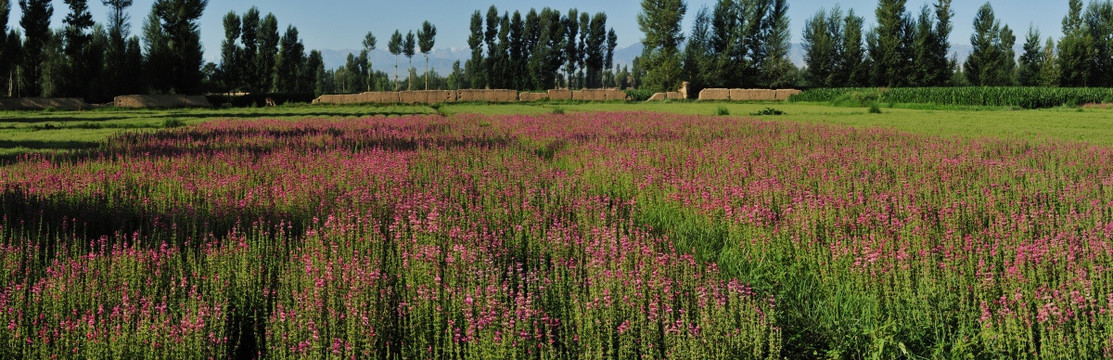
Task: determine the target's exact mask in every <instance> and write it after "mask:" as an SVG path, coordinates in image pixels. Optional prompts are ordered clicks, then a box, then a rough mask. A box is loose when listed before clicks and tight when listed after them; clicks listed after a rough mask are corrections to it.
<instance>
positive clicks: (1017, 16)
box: [8, 0, 1067, 59]
mask: <svg viewBox="0 0 1113 360" xmlns="http://www.w3.org/2000/svg"><path fill="white" fill-rule="evenodd" d="M10 2H11V3H12V15H11V19H10V20H9V23H8V24H9V26H10V27H18V26H19V17H20V11H19V6H18V1H17V0H10ZM152 2H153V0H135V4H134V6H132V8H131V20H132V33H133V34H137V33H140V32H141V29H142V23H143V21H144V19H146V17H147V14H148V13H149V12H150V9H151V3H152ZM929 2H934V0H930V1H929V0H910V1H908V10H909V11H912V12H916V13H918V11H919V9H920V7H922V6H923V5H924V4H928V3H929ZM640 3H641V2H640V1H639V0H592V1H585V0H564V1H552V0H550V1H540V0H483V1H470V0H469V1H457V0H440V1H430V0H403V1H396V0H395V1H372V0H323V1H322V0H318V1H310V0H278V1H259V0H255V1H248V0H210V1H209V6H208V8H207V9H206V10H205V15H204V17H203V18H202V20H201V29H202V30H201V37H202V39H201V40H202V42H203V43H204V46H205V50H206V53H205V57H206V58H208V59H215V58H216V57H217V56H218V52H219V50H220V42H221V41H222V39H223V36H224V35H223V34H224V30H223V25H222V21H221V20H222V18H223V16H224V15H225V14H226V13H228V12H229V11H235V12H236V13H238V14H242V13H243V12H244V11H246V10H247V9H248V8H250V7H251V6H258V7H259V9H260V10H261V12H262V13H263V14H266V13H267V12H272V13H274V14H275V16H277V17H278V21H279V26H280V31H284V30H285V29H286V26H287V25H289V24H293V25H294V26H297V28H298V31H299V33H300V35H301V38H302V40H303V42H304V43H305V45H306V48H308V49H354V48H359V47H361V45H360V42H361V41H362V39H363V35H364V34H366V33H367V31H372V32H374V33H375V35H376V36H377V37H378V39H379V43H380V44H379V48H385V47H386V41H387V40H389V36H390V34H391V33H393V32H394V30H395V29H401V30H402V32H403V33H405V32H406V31H407V30H409V29H417V28H418V27H420V26H421V23H422V22H423V21H425V20H429V21H430V22H432V23H433V24H434V25H436V26H437V28H438V30H439V31H438V35H437V39H436V41H437V43H436V47H437V48H451V47H456V48H464V47H467V37H468V24H469V19H470V14H471V13H472V12H473V11H475V10H479V9H481V10H483V13H484V14H485V13H486V9H487V7H489V6H490V5H492V4H493V5H495V6H497V7H498V8H499V11H500V12H502V11H510V12H511V13H513V11H514V10H522V12H523V13H525V12H527V11H529V9H530V8H531V7H535V8H538V9H540V8H542V7H545V6H549V7H552V8H555V9H559V10H561V11H562V12H564V11H567V9H569V8H577V9H579V10H580V11H581V12H582V11H589V12H598V11H603V12H606V13H607V16H608V25H609V26H610V27H613V28H614V29H615V32H616V33H617V34H618V38H619V46H620V47H625V46H628V45H631V44H633V43H635V42H637V41H639V40H640V39H641V32H640V31H639V30H638V26H637V22H636V20H635V17H636V15H637V13H638V12H639V11H640ZM715 3H716V1H715V0H689V1H688V14H687V16H685V19H684V31H685V32H688V31H690V28H691V23H692V19H693V18H694V17H695V14H696V12H697V11H698V10H699V8H701V7H703V6H708V7H711V6H713V5H714V4H715ZM835 4H841V7H842V8H843V10H844V11H846V10H849V9H854V11H855V12H857V13H858V14H859V15H860V16H863V17H865V18H866V24H867V25H866V27H867V28H868V27H871V26H873V24H874V23H875V21H874V9H875V8H876V6H877V1H876V0H843V1H840V2H834V1H815V0H809V1H803V0H790V1H789V17H790V19H791V20H792V28H791V29H792V35H793V42H800V32H801V31H802V29H803V27H804V20H805V19H807V18H809V17H811V16H812V15H813V14H815V12H816V11H817V10H819V9H820V8H829V7H831V6H834V5H835ZM981 4H983V2H981V1H970V0H955V1H954V2H953V5H952V6H953V8H954V10H955V19H954V23H955V29H954V32H952V34H951V42H952V43H969V38H970V33H971V28H972V22H973V19H974V14H975V12H976V11H977V9H978V7H979V6H980V5H981ZM991 4H993V6H994V10H995V12H996V14H997V17H998V19H1000V20H1001V21H1002V23H1003V24H1007V25H1009V26H1010V27H1012V28H1013V29H1014V31H1015V32H1016V34H1017V38H1018V40H1017V41H1018V43H1020V42H1023V41H1024V34H1026V32H1027V29H1028V26H1029V25H1033V26H1035V27H1037V28H1038V29H1040V30H1041V32H1042V34H1043V38H1045V39H1046V38H1047V37H1048V36H1054V37H1056V38H1058V37H1059V36H1060V34H1061V32H1060V26H1061V25H1060V22H1061V20H1062V18H1063V16H1064V15H1065V14H1066V12H1067V0H1050V1H1033V0H1007V1H1006V0H994V1H991ZM89 6H90V8H91V11H92V13H93V16H94V18H95V20H96V21H97V22H98V23H103V22H104V21H105V19H106V18H107V15H106V8H105V6H103V5H102V4H101V1H100V0H90V4H89ZM67 12H68V8H66V4H65V3H64V2H62V0H54V20H53V23H52V24H51V26H52V27H55V28H58V27H61V26H62V25H61V23H62V18H63V17H65V14H66V13H67Z"/></svg>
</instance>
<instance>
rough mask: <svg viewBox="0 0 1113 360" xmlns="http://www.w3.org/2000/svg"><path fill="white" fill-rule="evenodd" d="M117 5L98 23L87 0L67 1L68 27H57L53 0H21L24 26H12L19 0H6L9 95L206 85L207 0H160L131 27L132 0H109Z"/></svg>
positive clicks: (0, 42) (0, 1)
mask: <svg viewBox="0 0 1113 360" xmlns="http://www.w3.org/2000/svg"><path fill="white" fill-rule="evenodd" d="M101 1H102V3H103V4H104V5H105V6H107V7H108V8H109V12H108V19H107V22H106V24H97V23H96V22H95V21H94V20H93V17H92V15H91V14H90V13H89V6H88V1H87V0H64V2H65V4H66V5H67V7H68V9H67V10H68V12H67V14H66V16H65V18H64V19H63V21H62V25H63V26H62V27H61V28H58V29H51V27H50V18H51V16H53V15H54V7H53V5H52V4H51V1H50V0H19V1H18V4H19V8H20V10H21V11H22V17H21V18H20V20H19V24H18V26H19V27H20V28H21V29H22V33H20V31H19V30H17V29H14V28H9V26H8V25H9V24H8V23H7V22H8V17H9V15H10V13H11V5H12V4H11V2H10V1H9V0H0V30H2V31H3V33H2V34H4V35H0V74H3V75H5V76H4V77H3V80H4V81H2V83H3V84H6V85H7V86H6V88H5V89H4V91H3V94H4V95H7V96H44V97H83V98H86V99H90V100H96V101H104V100H109V99H111V98H112V97H113V96H115V95H119V94H129V93H140V92H154V93H195V92H198V91H200V89H201V88H202V83H203V79H204V76H203V75H202V73H201V65H202V61H203V59H202V55H201V41H200V34H199V30H198V26H197V21H198V19H200V18H201V13H202V11H203V10H204V8H205V6H206V5H207V0H156V1H155V2H154V4H153V5H152V7H151V12H150V15H149V16H148V18H147V19H146V22H145V24H144V26H143V29H142V34H143V37H144V38H145V41H144V43H145V44H146V45H145V46H143V47H141V46H140V42H139V37H138V36H133V35H132V34H131V24H130V20H131V19H130V17H129V16H128V8H129V7H131V5H132V0H101Z"/></svg>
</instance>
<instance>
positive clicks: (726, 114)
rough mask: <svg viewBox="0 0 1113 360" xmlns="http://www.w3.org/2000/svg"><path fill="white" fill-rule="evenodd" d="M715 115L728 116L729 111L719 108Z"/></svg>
mask: <svg viewBox="0 0 1113 360" xmlns="http://www.w3.org/2000/svg"><path fill="white" fill-rule="evenodd" d="M715 115H719V116H730V109H727V108H726V107H725V106H720V107H719V108H718V109H716V110H715Z"/></svg>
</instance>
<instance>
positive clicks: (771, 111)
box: [750, 107, 785, 116]
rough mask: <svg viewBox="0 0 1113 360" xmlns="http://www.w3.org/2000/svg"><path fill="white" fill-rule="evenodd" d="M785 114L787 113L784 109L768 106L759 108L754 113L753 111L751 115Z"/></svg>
mask: <svg viewBox="0 0 1113 360" xmlns="http://www.w3.org/2000/svg"><path fill="white" fill-rule="evenodd" d="M784 114H785V112H784V111H781V110H778V109H774V108H771V107H767V108H764V109H761V110H758V111H756V112H754V113H751V114H750V115H753V116H780V115H784Z"/></svg>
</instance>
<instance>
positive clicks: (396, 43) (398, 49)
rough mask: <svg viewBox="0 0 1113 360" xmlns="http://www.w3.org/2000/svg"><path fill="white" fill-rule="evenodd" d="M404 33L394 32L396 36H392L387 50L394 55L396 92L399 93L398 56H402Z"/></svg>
mask: <svg viewBox="0 0 1113 360" xmlns="http://www.w3.org/2000/svg"><path fill="white" fill-rule="evenodd" d="M402 42H403V40H402V32H401V31H398V30H394V34H392V35H390V42H389V43H388V44H387V48H388V49H389V50H390V53H391V54H392V55H394V91H398V55H401V54H402Z"/></svg>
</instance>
